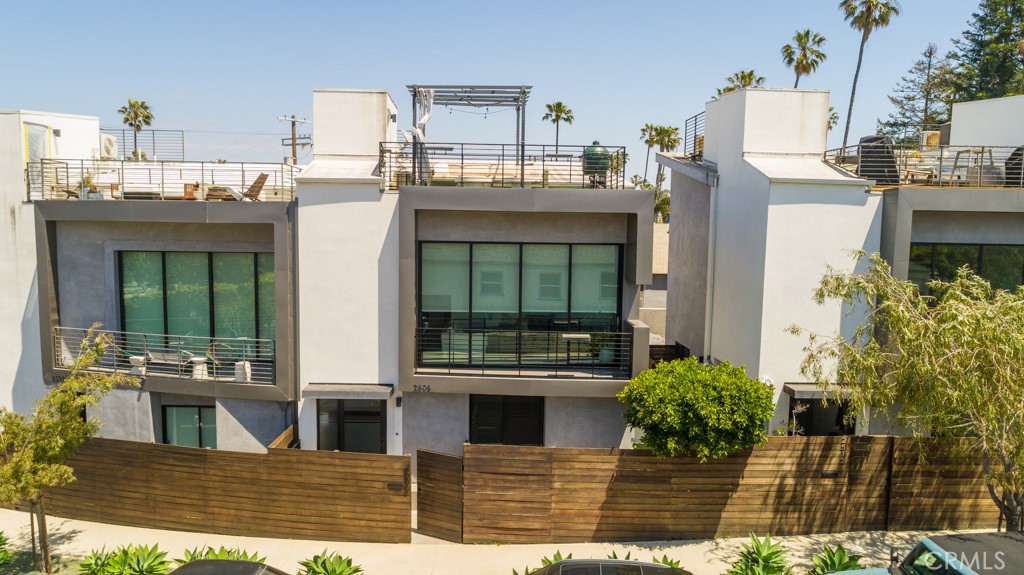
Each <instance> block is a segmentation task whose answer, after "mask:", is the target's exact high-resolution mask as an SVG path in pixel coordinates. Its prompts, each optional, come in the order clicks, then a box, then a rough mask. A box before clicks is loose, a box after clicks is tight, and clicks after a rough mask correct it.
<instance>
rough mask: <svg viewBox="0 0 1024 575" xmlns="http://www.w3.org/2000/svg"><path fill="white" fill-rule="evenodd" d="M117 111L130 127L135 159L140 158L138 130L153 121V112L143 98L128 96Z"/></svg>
mask: <svg viewBox="0 0 1024 575" xmlns="http://www.w3.org/2000/svg"><path fill="white" fill-rule="evenodd" d="M117 113H118V114H121V119H122V120H123V121H124V123H125V124H126V125H127V126H129V127H131V129H132V131H133V133H132V144H133V147H134V148H135V152H134V155H135V159H136V160H138V159H141V158H142V154H140V153H139V132H141V131H142V127H143V126H149V125H152V123H153V112H151V111H150V109H149V104H147V103H146V101H145V100H132V99H131V98H128V105H127V106H121V108H120V109H119V110H118V111H117Z"/></svg>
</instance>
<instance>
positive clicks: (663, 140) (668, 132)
mask: <svg viewBox="0 0 1024 575" xmlns="http://www.w3.org/2000/svg"><path fill="white" fill-rule="evenodd" d="M654 141H655V144H656V145H657V146H658V151H659V152H674V151H675V150H676V148H678V147H679V128H677V127H675V126H657V128H656V129H655V130H654ZM664 182H665V166H663V165H661V164H658V175H657V176H656V177H655V179H654V189H655V190H659V191H660V190H661V185H662V184H663V183H664Z"/></svg>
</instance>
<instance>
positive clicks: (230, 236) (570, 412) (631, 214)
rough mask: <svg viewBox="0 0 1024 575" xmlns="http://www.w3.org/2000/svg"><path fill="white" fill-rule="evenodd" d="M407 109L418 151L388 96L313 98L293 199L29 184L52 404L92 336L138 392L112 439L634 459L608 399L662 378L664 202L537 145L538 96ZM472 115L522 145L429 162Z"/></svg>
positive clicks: (106, 405) (71, 181) (468, 99)
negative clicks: (540, 449) (500, 123)
mask: <svg viewBox="0 0 1024 575" xmlns="http://www.w3.org/2000/svg"><path fill="white" fill-rule="evenodd" d="M410 95H411V96H412V97H413V105H414V110H415V113H414V118H413V122H412V125H413V127H414V129H413V131H412V134H411V135H410V134H409V133H407V132H401V133H400V132H399V130H398V129H397V119H398V112H397V106H396V105H395V103H394V101H393V100H392V98H391V96H390V95H389V94H387V93H386V92H382V91H373V90H369V91H367V90H315V91H314V94H313V103H314V124H313V130H314V142H315V143H314V149H313V160H312V162H311V163H310V164H309V165H308V166H307V167H305V168H304V169H303V170H301V173H300V171H299V169H298V168H295V167H293V166H290V165H287V164H265V163H208V162H188V161H184V160H183V159H182V160H177V159H175V160H157V159H153V160H150V159H143V160H138V161H136V160H121V159H111V158H105V157H103V156H102V155H100V154H97V153H92V152H91V150H90V149H83V150H80V151H78V152H77V154H78V157H75V154H62V156H61V157H59V158H58V157H53V156H49V155H43V156H41V157H39V158H31V159H29V161H28V162H27V164H25V165H27V169H25V173H26V174H27V181H26V182H25V183H24V187H23V188H22V189H23V190H24V189H27V190H28V192H27V194H28V196H27V197H28V199H29V200H30V201H31V204H32V209H33V210H34V217H35V220H36V221H35V243H36V246H37V247H36V266H37V267H36V269H38V270H39V278H38V286H39V287H38V293H39V302H40V306H39V309H41V310H42V313H40V314H39V315H38V326H39V327H38V328H37V329H39V332H38V333H37V334H36V335H35V337H36V338H37V340H38V342H39V345H40V347H41V353H40V356H39V357H41V358H42V361H41V364H42V366H41V367H42V373H43V379H44V380H45V381H48V382H55V381H59V380H60V378H61V377H63V376H65V375H66V373H67V367H68V365H69V363H70V362H71V361H72V360H73V358H74V357H75V353H76V350H77V347H78V345H79V342H80V341H81V340H82V338H83V337H84V336H85V334H86V333H87V330H88V329H89V328H90V327H91V326H92V325H93V324H95V323H100V324H102V327H101V328H100V329H101V330H103V331H104V332H106V333H108V335H109V336H110V337H111V338H112V341H113V342H114V345H113V346H112V347H111V349H110V350H109V351H108V353H107V355H106V356H105V357H104V360H103V361H102V362H101V364H100V365H98V366H96V367H95V369H98V370H120V371H125V372H129V373H132V374H135V375H137V376H139V377H140V381H141V384H142V385H141V389H138V390H116V391H114V392H113V393H112V394H110V395H109V396H108V397H107V398H105V399H104V400H103V401H102V403H101V405H100V406H99V408H98V409H97V410H96V413H95V415H97V416H98V417H100V418H101V419H102V420H103V421H104V426H103V431H102V434H103V435H104V436H107V437H113V438H121V439H131V440H136V441H148V442H157V443H161V442H163V443H172V444H177V445H189V446H196V447H210V448H218V449H231V450H241V451H262V450H264V449H265V448H266V446H267V445H269V444H270V443H271V442H272V441H273V440H274V439H275V438H277V437H278V436H279V435H281V434H282V433H283V432H285V431H286V430H287V429H289V428H291V427H292V426H293V425H294V426H295V429H297V438H298V443H299V444H300V446H301V447H302V448H304V449H323V450H342V451H357V452H370V453H390V454H397V453H415V450H416V449H418V448H425V449H431V450H437V451H444V452H449V453H461V449H462V445H463V443H465V442H473V443H505V444H524V445H551V446H581V447H591V446H602V447H617V446H619V445H620V444H622V443H623V442H624V441H625V442H626V444H627V445H628V441H629V438H628V437H627V434H626V429H625V425H624V423H623V420H622V417H621V414H622V407H621V406H620V405H619V403H618V402H617V400H616V399H615V397H614V395H615V393H616V392H617V391H618V390H619V389H621V388H622V387H623V386H624V385H625V384H626V383H627V382H628V380H629V379H630V377H632V376H633V375H635V374H637V373H638V372H639V371H640V370H642V369H643V368H645V367H646V365H647V361H648V355H649V352H648V346H649V330H648V328H647V326H646V325H645V324H643V323H642V322H641V321H640V320H639V314H640V311H639V309H640V287H641V286H643V285H647V284H650V283H651V281H652V279H651V257H652V256H651V253H652V237H653V232H652V222H653V203H654V198H653V193H651V192H649V191H642V190H633V189H626V187H625V183H624V169H625V167H624V150H623V149H621V148H613V147H605V146H601V145H599V144H597V143H596V142H595V143H594V144H592V145H590V146H572V145H561V146H557V147H556V146H539V145H536V146H535V145H528V144H526V143H525V142H526V139H525V127H526V124H525V121H524V118H525V108H526V103H527V99H528V97H529V87H525V86H509V87H504V86H499V87H473V86H470V87H467V86H454V87H452V86H412V87H410ZM460 105H464V106H474V107H475V106H483V107H489V108H492V109H493V108H501V107H505V108H508V109H509V110H510V111H512V110H514V111H515V113H516V118H517V121H516V125H515V131H516V139H515V141H513V142H512V143H509V144H469V143H435V142H432V141H429V140H428V139H426V137H425V131H426V120H427V119H428V118H429V116H430V115H431V110H432V109H434V110H440V109H443V108H445V107H452V106H460ZM509 117H511V115H510V116H509ZM435 121H436V120H435ZM400 134H401V135H400ZM89 138H92V141H93V142H96V141H98V139H99V132H98V128H96V127H95V123H94V124H93V127H92V132H91V134H87V135H86V136H85V139H86V140H88V139H89ZM93 146H94V147H95V144H94V145H93ZM83 182H84V183H83ZM37 361H38V359H37ZM40 392H41V390H40Z"/></svg>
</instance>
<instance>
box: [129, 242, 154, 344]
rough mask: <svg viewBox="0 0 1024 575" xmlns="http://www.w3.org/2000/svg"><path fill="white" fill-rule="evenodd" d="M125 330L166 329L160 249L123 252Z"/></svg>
mask: <svg viewBox="0 0 1024 575" xmlns="http://www.w3.org/2000/svg"><path fill="white" fill-rule="evenodd" d="M121 302H122V303H123V305H124V331H128V332H135V333H164V272H163V258H162V254H161V253H160V252H125V253H123V254H121Z"/></svg>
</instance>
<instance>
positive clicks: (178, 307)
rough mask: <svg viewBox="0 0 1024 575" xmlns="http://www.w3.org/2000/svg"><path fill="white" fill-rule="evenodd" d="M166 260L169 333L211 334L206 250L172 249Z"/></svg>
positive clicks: (208, 271)
mask: <svg viewBox="0 0 1024 575" xmlns="http://www.w3.org/2000/svg"><path fill="white" fill-rule="evenodd" d="M166 261H167V271H166V277H167V333H168V334H172V335H193V336H202V337H209V336H210V266H209V265H208V260H207V254H204V253H196V252H171V253H168V254H167V255H166ZM149 333H160V332H152V331H150V332H149Z"/></svg>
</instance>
